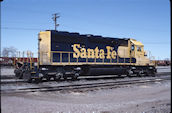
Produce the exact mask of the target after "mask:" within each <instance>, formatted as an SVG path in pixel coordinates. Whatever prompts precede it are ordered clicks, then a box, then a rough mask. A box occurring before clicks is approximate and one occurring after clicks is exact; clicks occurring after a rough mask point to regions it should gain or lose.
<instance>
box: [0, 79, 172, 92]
mask: <svg viewBox="0 0 172 113" xmlns="http://www.w3.org/2000/svg"><path fill="white" fill-rule="evenodd" d="M166 80H171V76H160V77H158V78H156V79H155V78H147V79H144V80H142V79H140V80H122V81H113V82H97V83H82V84H75V85H61V86H46V87H36V88H35V87H34V88H33V87H30V88H20V89H10V90H7V89H6V90H1V94H14V93H27V92H50V91H89V90H96V89H107V88H117V87H120V86H123V85H131V84H145V83H146V84H147V83H155V82H161V81H166Z"/></svg>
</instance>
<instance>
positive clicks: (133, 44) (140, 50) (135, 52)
mask: <svg viewBox="0 0 172 113" xmlns="http://www.w3.org/2000/svg"><path fill="white" fill-rule="evenodd" d="M130 55H131V57H134V58H136V65H148V64H149V65H150V64H151V62H150V60H149V59H148V58H147V54H146V51H145V50H144V45H143V44H142V43H141V42H139V41H136V40H134V39H130ZM152 65H153V64H152Z"/></svg>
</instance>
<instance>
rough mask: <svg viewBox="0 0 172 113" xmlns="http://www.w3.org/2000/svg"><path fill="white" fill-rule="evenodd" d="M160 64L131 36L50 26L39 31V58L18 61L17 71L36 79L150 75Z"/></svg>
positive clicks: (26, 77)
mask: <svg viewBox="0 0 172 113" xmlns="http://www.w3.org/2000/svg"><path fill="white" fill-rule="evenodd" d="M155 73H156V67H155V64H154V62H151V61H150V60H149V58H147V55H146V52H145V51H144V45H143V44H142V43H141V42H139V41H136V40H135V39H131V38H122V39H121V38H111V37H102V36H99V35H91V34H87V35H83V34H79V33H70V32H63V31H55V30H47V31H41V32H40V33H39V35H38V62H37V63H36V62H16V69H15V74H16V76H17V77H18V78H23V79H24V80H26V81H28V82H30V81H32V79H35V80H42V79H43V78H46V79H47V80H50V79H51V78H54V79H55V80H59V79H60V78H63V79H67V78H68V77H71V78H72V79H77V78H78V77H79V76H84V75H107V74H116V75H119V76H120V75H127V76H132V75H137V76H142V75H150V76H154V75H155Z"/></svg>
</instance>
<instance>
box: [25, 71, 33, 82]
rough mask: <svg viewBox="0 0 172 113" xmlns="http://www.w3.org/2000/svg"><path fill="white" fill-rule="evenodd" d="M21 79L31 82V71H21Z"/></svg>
mask: <svg viewBox="0 0 172 113" xmlns="http://www.w3.org/2000/svg"><path fill="white" fill-rule="evenodd" d="M23 79H24V81H26V82H28V83H31V82H32V78H31V73H30V71H28V70H26V71H25V72H24V73H23Z"/></svg>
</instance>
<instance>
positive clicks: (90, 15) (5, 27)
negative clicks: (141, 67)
mask: <svg viewBox="0 0 172 113" xmlns="http://www.w3.org/2000/svg"><path fill="white" fill-rule="evenodd" d="M58 12H59V13H60V16H61V17H60V18H59V19H58V23H59V24H60V26H59V27H58V30H60V31H69V32H79V33H81V34H94V35H102V36H108V37H119V38H124V37H125V38H134V39H136V40H138V41H141V42H142V43H143V44H144V45H145V50H149V51H151V53H152V55H153V56H155V57H156V59H164V58H171V49H170V47H171V43H170V40H171V39H170V1H169V0H4V1H3V2H2V3H1V48H3V47H10V46H14V47H16V48H17V49H18V50H20V51H25V50H31V51H33V52H37V48H38V46H37V43H38V41H37V39H38V33H39V31H41V30H47V29H54V23H53V20H52V14H53V13H58Z"/></svg>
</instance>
